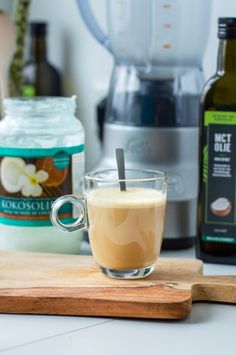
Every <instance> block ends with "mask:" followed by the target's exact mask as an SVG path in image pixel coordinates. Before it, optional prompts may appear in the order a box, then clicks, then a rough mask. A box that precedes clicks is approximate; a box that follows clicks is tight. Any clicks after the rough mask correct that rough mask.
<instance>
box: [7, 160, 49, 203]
mask: <svg viewBox="0 0 236 355" xmlns="http://www.w3.org/2000/svg"><path fill="white" fill-rule="evenodd" d="M0 178H1V183H2V186H3V187H4V189H5V190H6V191H7V192H9V193H16V192H21V194H22V195H23V196H25V197H30V196H33V197H38V196H40V195H41V194H42V192H43V189H42V187H41V185H40V184H42V183H43V182H45V181H46V180H47V179H48V178H49V174H48V173H47V172H46V171H44V170H38V171H36V166H35V165H34V164H26V163H25V161H24V160H23V159H21V158H8V157H5V158H3V159H2V162H1V168H0Z"/></svg>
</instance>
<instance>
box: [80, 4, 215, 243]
mask: <svg viewBox="0 0 236 355" xmlns="http://www.w3.org/2000/svg"><path fill="white" fill-rule="evenodd" d="M77 3H78V5H79V8H80V12H81V15H82V17H83V19H84V21H85V23H86V24H87V26H88V28H89V30H90V31H91V33H92V34H93V35H94V36H95V37H96V38H97V40H98V41H99V42H100V43H101V44H102V45H103V46H105V47H106V48H107V50H108V51H110V53H111V54H112V55H113V56H114V59H115V64H114V69H113V74H112V77H111V82H110V89H109V93H108V98H107V107H106V117H105V124H104V143H103V149H104V154H103V158H102V161H101V162H100V163H99V167H104V168H111V167H115V161H114V149H115V148H117V147H121V148H123V149H124V150H125V152H126V165H127V167H129V168H137V167H138V168H144V169H153V170H156V169H157V170H161V171H165V172H166V173H167V177H168V204H167V214H166V227H165V235H164V243H163V246H164V248H165V247H166V248H169V249H177V248H184V247H189V246H191V245H193V243H194V240H195V236H196V214H197V213H196V206H197V205H196V201H197V193H198V191H197V186H198V120H199V96H200V92H201V89H202V86H203V83H204V78H203V73H202V64H201V62H202V56H203V53H204V50H205V47H206V42H207V35H208V30H209V23H210V10H211V0H209V1H205V0H191V1H189V0H169V1H167V0H166V1H164V0H107V2H106V5H107V6H106V8H107V22H108V35H106V34H104V33H103V31H102V30H101V28H100V26H99V25H98V23H97V22H96V20H95V19H94V17H93V14H92V11H91V8H90V6H89V3H88V1H87V0H77Z"/></svg>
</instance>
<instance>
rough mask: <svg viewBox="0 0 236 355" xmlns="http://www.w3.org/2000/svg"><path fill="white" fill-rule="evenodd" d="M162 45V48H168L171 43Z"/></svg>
mask: <svg viewBox="0 0 236 355" xmlns="http://www.w3.org/2000/svg"><path fill="white" fill-rule="evenodd" d="M162 47H163V48H166V49H169V48H171V47H172V46H171V44H163V46H162Z"/></svg>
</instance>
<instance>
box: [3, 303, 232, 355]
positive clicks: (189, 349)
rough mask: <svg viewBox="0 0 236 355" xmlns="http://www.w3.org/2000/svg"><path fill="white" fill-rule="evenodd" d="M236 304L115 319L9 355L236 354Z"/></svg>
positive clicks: (197, 307)
mask: <svg viewBox="0 0 236 355" xmlns="http://www.w3.org/2000/svg"><path fill="white" fill-rule="evenodd" d="M235 326H236V308H235V307H233V306H229V305H225V306H223V305H213V304H196V305H194V306H193V309H192V314H191V316H190V317H189V318H188V319H186V320H184V321H180V322H176V321H140V320H137V321H134V320H113V321H112V322H109V323H104V324H101V325H97V326H94V327H90V328H86V329H82V330H80V331H76V332H73V333H70V334H66V335H63V336H58V337H54V338H51V339H47V340H44V341H40V342H37V343H34V344H29V345H26V346H23V347H18V348H16V349H12V350H9V351H7V352H6V354H9V355H32V354H34V355H42V354H51V353H55V352H56V354H57V355H65V354H70V355H78V354H81V355H111V354H112V355H120V354H124V355H126V354H129V355H133V354H135V355H143V354H145V355H149V354H151V355H152V354H153V355H156V354H163V355H172V354H175V355H183V354H191V355H199V354H204V355H205V354H214V355H222V354H233V352H232V349H235V347H236V337H235Z"/></svg>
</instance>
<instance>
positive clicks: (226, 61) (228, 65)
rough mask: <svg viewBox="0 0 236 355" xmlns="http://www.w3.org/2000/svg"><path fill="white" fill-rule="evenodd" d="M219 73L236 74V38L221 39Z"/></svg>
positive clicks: (218, 60)
mask: <svg viewBox="0 0 236 355" xmlns="http://www.w3.org/2000/svg"><path fill="white" fill-rule="evenodd" d="M217 72H218V73H220V74H228V73H235V74H236V38H230V39H220V43H219V50H218V59H217Z"/></svg>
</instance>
